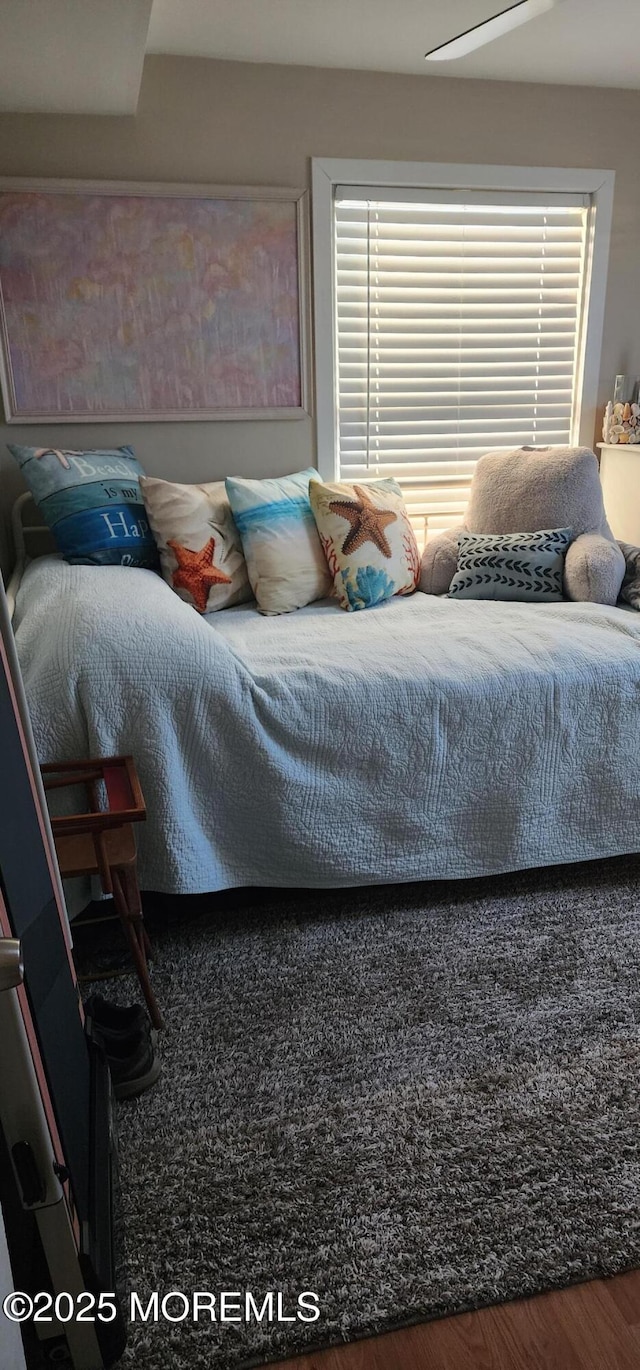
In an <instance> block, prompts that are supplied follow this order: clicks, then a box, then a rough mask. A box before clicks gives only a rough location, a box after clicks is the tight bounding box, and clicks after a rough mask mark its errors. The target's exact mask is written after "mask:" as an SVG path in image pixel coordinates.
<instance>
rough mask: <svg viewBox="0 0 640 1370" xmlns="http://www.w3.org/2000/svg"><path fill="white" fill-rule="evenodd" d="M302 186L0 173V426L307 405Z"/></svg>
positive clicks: (258, 414)
mask: <svg viewBox="0 0 640 1370" xmlns="http://www.w3.org/2000/svg"><path fill="white" fill-rule="evenodd" d="M307 245H308V207H307V194H306V192H305V191H302V190H288V189H271V188H268V189H267V188H265V189H255V188H252V187H246V186H231V187H229V186H222V187H215V186H201V185H197V186H186V185H162V184H157V183H154V184H139V183H130V182H113V181H52V180H40V181H34V180H22V179H21V180H16V179H8V178H0V381H1V384H2V396H3V401H4V410H5V417H6V420H7V422H8V423H56V422H67V423H68V422H71V423H73V422H75V423H95V422H100V421H104V422H117V421H119V420H123V421H126V422H131V421H136V420H138V421H141V422H142V421H150V420H154V421H157V420H185V419H188V420H191V419H195V420H197V419H201V420H211V419H225V420H228V419H272V418H273V419H276V418H277V419H294V418H300V417H303V416H304V415H305V414H308V413H309V412H310V393H311V385H310V375H309V364H310V357H309V346H310V344H309V316H308V306H307V300H308V295H309V282H308V246H307Z"/></svg>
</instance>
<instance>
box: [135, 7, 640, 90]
mask: <svg viewBox="0 0 640 1370" xmlns="http://www.w3.org/2000/svg"><path fill="white" fill-rule="evenodd" d="M509 3H510V0H391V2H390V0H154V3H153V9H152V11H151V23H150V26H149V40H148V51H149V52H172V53H182V54H184V55H186V56H200V57H223V58H231V59H233V60H237V61H247V62H293V63H301V64H303V65H306V66H316V67H360V68H364V69H366V70H372V71H402V72H417V73H422V74H424V73H425V72H428V73H429V75H432V76H463V77H464V76H469V77H473V76H475V77H484V78H489V79H491V80H498V81H514V80H515V81H551V82H557V83H559V84H562V85H564V84H575V85H589V86H592V85H598V86H629V87H632V88H636V89H638V88H640V62H639V61H638V50H637V41H636V39H637V32H638V20H639V19H640V5H639V3H638V0H560V3H558V6H557V8H556V9H554V10H550V11H548V12H547V13H546V14H542V15H539V16H538V18H537V19H533V20H531V22H530V23H528V24H525V25H523V27H521V28H519V29H515V30H514V31H513V32H512V33H510V34H506V35H505V36H504V38H500V39H498V40H497V41H496V42H494V43H491V44H490V45H489V46H487V47H485V48H482V49H481V50H480V51H478V52H477V53H475V54H470V55H469V57H465V58H462V59H460V60H458V61H457V62H437V63H430V62H425V61H424V54H425V52H426V51H427V50H428V49H429V48H433V47H435V46H436V45H437V44H438V43H443V42H445V41H446V40H447V39H448V38H453V37H455V36H456V35H457V34H458V33H461V32H462V31H463V30H464V29H468V28H470V27H471V26H472V25H473V24H477V23H479V22H480V21H481V20H482V19H488V18H489V17H490V16H491V15H493V14H496V13H497V11H499V10H502V9H506V8H507V6H508V4H509Z"/></svg>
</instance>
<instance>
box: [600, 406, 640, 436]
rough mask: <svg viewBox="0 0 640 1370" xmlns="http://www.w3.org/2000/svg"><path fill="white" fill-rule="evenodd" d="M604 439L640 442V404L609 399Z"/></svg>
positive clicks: (603, 432)
mask: <svg viewBox="0 0 640 1370" xmlns="http://www.w3.org/2000/svg"><path fill="white" fill-rule="evenodd" d="M602 440H603V442H606V443H611V444H612V445H615V444H616V443H640V404H636V403H635V402H634V403H629V401H626V402H625V403H623V402H622V401H621V400H618V401H616V403H615V404H614V402H613V400H609V403H608V405H607V407H606V409H605V411H604V421H603V424H602Z"/></svg>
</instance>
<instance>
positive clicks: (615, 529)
mask: <svg viewBox="0 0 640 1370" xmlns="http://www.w3.org/2000/svg"><path fill="white" fill-rule="evenodd" d="M598 447H599V449H600V480H601V483H602V494H603V496H604V507H605V509H606V511H607V518H608V520H609V524H610V526H611V531H612V533H613V536H614V537H615V538H619V539H620V541H621V542H633V543H634V545H635V546H636V547H638V546H640V443H634V444H631V443H626V442H625V443H616V444H615V446H614V445H612V444H610V443H607V442H599V443H598Z"/></svg>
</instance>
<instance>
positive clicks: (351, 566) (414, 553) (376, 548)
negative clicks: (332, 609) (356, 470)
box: [309, 480, 420, 610]
mask: <svg viewBox="0 0 640 1370" xmlns="http://www.w3.org/2000/svg"><path fill="white" fill-rule="evenodd" d="M309 498H310V500H311V508H312V509H313V516H314V518H315V521H316V524H317V528H318V532H319V534H320V541H321V543H322V547H323V550H324V554H325V556H326V558H327V564H328V566H329V569H330V571H331V574H332V576H333V583H334V587H335V591H336V594H337V596H338V600H339V602H340V604H341V606H342V608H343V609H347V610H356V609H369V608H370V607H371V606H372V605H373V604H380V603H382V601H383V600H385V599H391V598H392V597H393V596H394V595H410V594H412V593H413V591H414V590H415V588H416V585H417V583H418V577H419V575H420V553H419V551H418V544H417V542H416V538H415V533H414V531H413V528H412V527H411V524H410V522H409V516H408V514H407V510H406V507H405V503H404V500H403V498H402V491H401V489H400V486H399V485H398V484H397V482H396V481H395V480H378V481H370V482H367V484H366V485H365V484H363V485H350V484H346V483H342V482H341V483H339V484H335V485H330V484H323V485H312V486H310V488H309Z"/></svg>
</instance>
